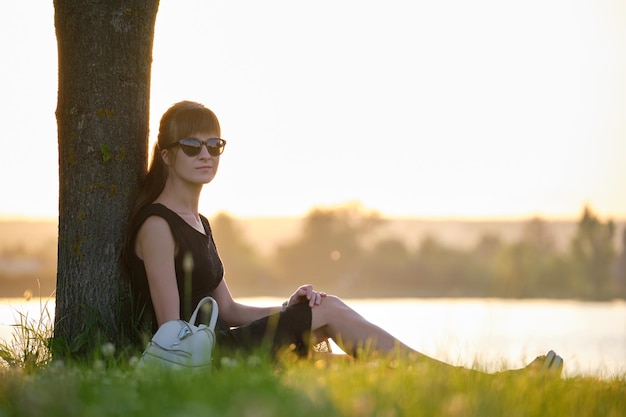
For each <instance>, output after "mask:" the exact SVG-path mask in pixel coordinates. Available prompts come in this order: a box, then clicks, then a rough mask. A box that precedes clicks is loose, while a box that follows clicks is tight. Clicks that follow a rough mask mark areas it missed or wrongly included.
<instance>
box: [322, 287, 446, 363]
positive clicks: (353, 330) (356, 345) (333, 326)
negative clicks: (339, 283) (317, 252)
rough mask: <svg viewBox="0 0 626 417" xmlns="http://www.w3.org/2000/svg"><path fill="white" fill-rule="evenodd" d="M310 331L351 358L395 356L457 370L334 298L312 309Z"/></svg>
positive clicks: (329, 297) (325, 300)
mask: <svg viewBox="0 0 626 417" xmlns="http://www.w3.org/2000/svg"><path fill="white" fill-rule="evenodd" d="M311 328H312V331H313V333H314V335H315V337H316V338H317V339H318V340H322V339H327V338H331V339H333V341H335V343H337V345H339V347H340V348H341V349H342V350H343V351H344V352H346V353H347V354H349V355H351V356H353V357H354V356H357V353H359V352H360V351H362V352H364V353H368V352H369V353H374V354H375V353H383V354H392V353H394V354H397V355H398V356H399V357H403V358H408V359H413V360H418V361H422V362H425V363H430V364H433V365H434V364H437V365H442V366H445V367H449V368H451V369H452V368H454V369H458V368H456V367H455V366H452V365H449V364H447V363H445V362H441V361H439V360H437V359H434V358H431V357H429V356H426V355H424V354H422V353H420V352H418V351H416V350H414V349H411V348H410V347H408V346H407V345H405V344H404V343H402V342H401V341H399V340H398V339H396V338H395V337H393V336H392V335H391V334H389V333H388V332H387V331H385V330H383V329H382V328H380V327H378V326H377V325H375V324H373V323H371V322H369V321H367V320H366V319H365V318H364V317H363V316H361V315H360V314H358V313H357V312H356V311H354V310H353V309H351V308H350V307H349V306H347V305H346V304H345V303H344V302H343V301H342V300H341V299H339V298H338V297H335V296H330V295H329V296H328V297H326V298H324V301H323V302H322V304H321V305H319V306H316V307H314V308H313V309H312V323H311Z"/></svg>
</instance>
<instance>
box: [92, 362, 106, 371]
mask: <svg viewBox="0 0 626 417" xmlns="http://www.w3.org/2000/svg"><path fill="white" fill-rule="evenodd" d="M105 367H106V366H105V364H104V361H101V360H100V359H96V360H95V361H94V362H93V369H95V370H96V371H103V370H104V368H105Z"/></svg>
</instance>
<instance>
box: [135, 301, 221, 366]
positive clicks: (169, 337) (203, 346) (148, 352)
mask: <svg viewBox="0 0 626 417" xmlns="http://www.w3.org/2000/svg"><path fill="white" fill-rule="evenodd" d="M205 303H211V304H212V310H211V319H210V321H209V324H208V325H205V324H200V325H198V326H196V325H195V323H196V318H197V317H198V312H199V311H200V309H201V308H202V306H203V305H204V304H205ZM217 316H218V307H217V302H216V301H215V300H214V299H213V297H205V298H203V299H202V300H200V302H199V303H198V305H197V306H196V309H195V310H194V312H193V314H192V315H191V318H190V319H189V322H186V321H184V320H171V321H168V322H166V323H163V325H162V326H161V327H159V330H157V332H156V333H155V334H154V336H153V337H152V340H151V341H150V342H149V343H148V346H147V347H146V349H145V350H144V352H143V354H142V355H141V359H140V365H142V366H145V365H149V366H152V365H160V366H163V367H168V368H178V369H190V368H194V369H205V368H210V366H211V357H212V354H213V346H214V345H215V324H216V323H217Z"/></svg>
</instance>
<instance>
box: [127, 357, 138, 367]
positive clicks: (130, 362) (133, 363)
mask: <svg viewBox="0 0 626 417" xmlns="http://www.w3.org/2000/svg"><path fill="white" fill-rule="evenodd" d="M138 364H139V358H138V357H137V356H131V357H130V359H129V360H128V366H130V367H131V368H136V367H137V365H138Z"/></svg>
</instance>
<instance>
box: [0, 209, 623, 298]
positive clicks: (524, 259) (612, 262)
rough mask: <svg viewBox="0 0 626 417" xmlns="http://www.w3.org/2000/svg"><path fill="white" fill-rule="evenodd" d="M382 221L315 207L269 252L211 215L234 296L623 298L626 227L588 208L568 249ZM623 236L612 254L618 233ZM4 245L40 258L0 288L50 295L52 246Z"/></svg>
mask: <svg viewBox="0 0 626 417" xmlns="http://www.w3.org/2000/svg"><path fill="white" fill-rule="evenodd" d="M387 221H388V220H386V219H384V218H383V217H382V216H381V215H380V214H379V213H378V212H376V211H366V210H364V209H362V208H361V207H360V206H358V205H353V204H348V205H345V206H342V207H336V208H313V209H312V210H311V211H309V213H308V214H307V215H306V217H305V218H304V219H303V222H302V226H301V230H300V231H299V233H298V234H297V235H296V237H294V238H292V239H291V240H290V241H286V242H283V243H282V244H280V245H278V246H277V247H276V249H275V250H274V251H273V252H271V253H269V254H267V255H262V254H261V253H267V251H261V250H259V249H260V248H258V247H256V246H255V245H253V244H252V243H250V242H249V241H248V239H247V238H246V233H245V230H244V229H243V228H242V226H241V224H240V223H239V222H238V221H237V219H236V218H234V217H233V216H230V215H229V214H227V213H219V214H217V215H216V216H214V217H213V218H212V219H211V227H212V230H213V234H214V237H215V240H216V244H217V247H218V251H219V253H220V256H221V258H222V261H223V262H224V266H225V269H226V276H227V279H228V284H229V287H230V288H231V289H232V290H233V293H234V294H235V295H236V296H282V295H287V294H290V293H291V291H293V289H294V288H295V287H296V286H298V285H300V284H303V283H312V284H314V285H315V286H316V287H318V288H320V289H323V290H324V291H326V292H329V293H335V294H338V295H340V296H342V297H344V298H349V297H353V298H355V297H506V298H539V297H546V298H579V299H589V300H596V299H610V298H626V253H625V251H626V249H625V248H626V228H623V230H622V231H621V235H620V234H619V231H618V230H617V226H616V225H615V223H614V222H613V221H611V220H607V221H602V220H601V219H599V217H598V216H597V215H596V214H595V213H594V212H593V211H592V210H591V209H590V208H589V207H585V208H584V210H583V213H582V215H581V217H580V219H579V220H578V222H577V227H576V232H575V234H574V236H573V237H572V239H571V241H570V242H569V245H568V247H567V249H566V250H563V249H559V248H557V245H556V243H555V238H554V236H553V235H552V234H551V231H550V225H549V223H548V222H546V221H544V220H542V219H541V218H538V217H535V218H531V219H529V220H528V221H526V222H525V224H524V226H523V233H522V235H521V237H520V238H519V239H518V240H517V241H513V242H509V243H507V242H505V241H504V240H503V239H502V238H501V237H500V236H498V235H497V234H494V233H486V234H484V235H482V236H480V237H479V238H478V239H477V241H476V243H475V244H474V245H473V246H471V247H469V248H458V247H451V246H450V245H446V244H444V243H442V242H441V240H440V239H439V238H438V237H437V236H436V235H427V236H425V237H423V238H422V239H421V240H420V242H419V244H418V245H417V247H416V248H415V249H412V248H410V247H409V245H408V244H407V242H406V240H405V239H402V238H398V237H392V236H389V235H382V237H378V238H376V239H375V238H374V236H375V235H378V236H381V234H376V233H375V232H376V231H377V230H378V229H379V228H380V227H382V226H384V225H385V223H386V222H387ZM618 235H619V236H620V238H621V242H622V243H621V245H620V246H621V252H618V249H617V248H616V245H615V242H616V237H617V236H618ZM45 247H46V248H48V249H46V250H44V249H42V248H40V249H38V250H37V251H35V252H34V253H29V251H28V250H26V249H25V248H23V247H17V248H13V249H5V250H3V251H2V254H1V255H2V258H7V259H8V258H12V257H14V258H17V259H24V260H28V261H33V259H36V260H37V262H36V263H38V264H39V265H40V268H39V269H34V270H33V271H32V272H30V273H29V272H28V271H27V273H18V274H16V273H7V272H2V271H0V294H1V295H2V296H4V297H16V296H21V295H22V294H24V293H26V294H28V296H37V295H38V294H39V295H41V296H43V297H46V296H49V295H52V294H53V293H54V290H55V284H56V282H55V274H56V250H51V249H50V245H48V244H46V245H45Z"/></svg>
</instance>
